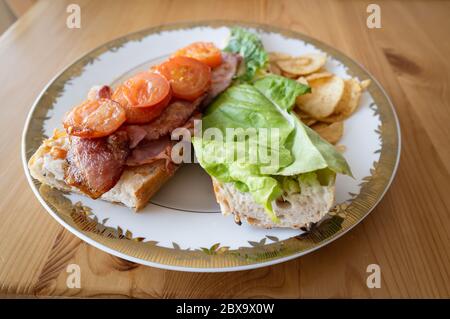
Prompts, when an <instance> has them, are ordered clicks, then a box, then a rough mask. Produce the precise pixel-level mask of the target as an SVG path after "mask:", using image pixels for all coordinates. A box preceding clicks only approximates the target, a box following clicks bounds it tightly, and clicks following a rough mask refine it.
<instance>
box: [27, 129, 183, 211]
mask: <svg viewBox="0 0 450 319" xmlns="http://www.w3.org/2000/svg"><path fill="white" fill-rule="evenodd" d="M55 148H58V149H62V150H64V151H67V150H68V148H69V141H68V137H67V135H66V134H65V132H64V131H61V130H55V131H54V134H53V136H52V137H50V138H49V139H46V140H45V141H44V142H43V143H42V144H41V146H40V147H39V148H38V150H37V151H36V152H35V153H34V154H33V156H32V157H31V158H30V160H29V162H28V168H29V169H30V174H31V176H33V177H34V178H35V179H37V180H39V181H40V182H41V183H43V184H47V185H49V186H51V187H54V188H57V189H60V190H63V191H73V192H77V193H81V192H80V190H79V189H77V188H76V187H72V186H70V185H67V184H66V183H65V182H64V172H65V168H66V166H67V162H66V161H65V159H55V158H53V156H52V154H51V153H52V149H55ZM177 169H178V165H174V164H171V165H166V161H165V160H164V159H161V160H157V161H155V162H153V163H151V164H145V165H140V166H134V167H127V168H126V169H125V170H124V172H123V173H122V176H121V178H120V180H119V181H118V182H117V184H116V185H115V186H114V187H113V188H112V189H111V190H109V191H108V192H106V193H105V194H103V195H102V196H101V197H100V199H102V200H105V201H109V202H114V203H120V204H123V205H125V206H127V207H130V208H133V209H134V210H136V211H138V210H140V209H142V208H144V207H145V206H146V205H147V203H148V202H149V200H150V198H151V197H152V196H153V195H154V194H155V193H156V192H157V191H158V190H159V189H160V188H161V186H162V185H164V183H165V182H167V180H169V179H170V177H172V176H173V174H174V173H175V171H176V170H177Z"/></svg>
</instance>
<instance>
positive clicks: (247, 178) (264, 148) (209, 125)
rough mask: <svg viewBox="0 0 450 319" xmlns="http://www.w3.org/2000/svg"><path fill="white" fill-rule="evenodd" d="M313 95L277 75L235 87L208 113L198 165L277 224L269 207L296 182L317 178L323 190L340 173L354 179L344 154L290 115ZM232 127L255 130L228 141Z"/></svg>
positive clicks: (200, 139)
mask: <svg viewBox="0 0 450 319" xmlns="http://www.w3.org/2000/svg"><path fill="white" fill-rule="evenodd" d="M309 90H310V89H309V87H308V86H305V85H302V84H300V83H298V82H296V81H293V80H290V79H287V78H283V77H280V76H276V75H271V76H267V77H264V78H261V79H258V80H256V81H255V82H254V83H253V84H237V85H234V86H232V87H230V88H229V89H227V90H226V91H225V92H224V93H222V94H221V95H220V96H219V97H218V98H217V99H216V100H215V101H214V103H213V104H212V105H211V106H210V107H209V108H208V109H207V110H206V112H205V115H204V117H203V120H202V133H203V135H202V136H201V137H194V138H193V145H194V149H195V152H196V155H197V158H198V161H199V163H200V165H201V166H202V167H203V168H204V169H205V170H206V171H207V172H208V174H210V175H211V176H214V177H215V178H216V179H218V180H219V181H221V182H229V183H234V185H235V186H236V187H237V188H238V189H239V190H241V191H245V192H250V193H251V194H252V196H253V198H254V200H255V201H256V202H257V203H259V204H261V205H262V206H264V207H265V209H266V211H267V213H268V214H269V215H270V216H271V217H272V219H273V220H276V217H275V214H274V213H273V210H272V205H271V202H272V201H273V200H274V199H276V198H277V197H278V196H280V195H281V194H283V192H285V191H289V192H293V191H296V190H298V188H297V187H296V186H295V185H294V184H293V183H295V182H297V183H298V184H299V185H301V184H302V183H303V184H305V183H306V182H307V181H308V180H312V179H315V181H314V185H321V184H323V183H327V182H329V181H330V180H331V177H333V176H334V175H335V174H336V173H342V174H348V175H351V172H350V168H349V167H348V164H347V162H346V161H345V159H344V158H343V157H342V155H341V154H340V153H339V152H337V151H336V150H335V148H334V147H333V146H332V145H330V144H329V143H328V142H326V141H324V140H323V139H322V138H321V137H320V136H319V135H318V134H317V133H316V132H314V131H313V130H311V129H310V128H309V127H307V126H306V125H304V124H303V123H302V122H301V121H300V120H299V119H298V117H297V116H296V115H295V114H294V113H293V111H292V108H293V105H294V103H295V99H296V98H297V97H298V96H299V95H300V94H305V93H306V92H308V91H309ZM230 128H234V129H241V130H242V131H243V132H246V133H247V132H250V131H251V130H252V129H254V131H252V134H250V133H249V134H243V136H239V138H236V137H235V136H232V137H231V138H230V132H229V131H228V133H227V129H230ZM258 129H259V130H258ZM263 129H269V130H267V132H270V134H268V136H269V137H270V139H264V138H263V137H264V136H263V135H264V134H263V132H264V131H265V130H263ZM270 129H275V130H274V131H276V132H277V134H275V133H274V132H273V131H272V130H270ZM211 132H214V133H215V134H210V133H211ZM208 136H210V137H212V136H213V137H214V138H207V137H208ZM220 137H223V138H224V139H221V138H220ZM274 142H275V143H274ZM239 147H241V150H242V152H241V153H239V152H238V151H237V150H238V149H239ZM255 154H256V156H255ZM260 154H265V155H267V156H260ZM238 155H241V156H240V157H239V156H238ZM242 155H244V156H243V157H242ZM274 159H275V160H274ZM309 173H314V174H309ZM305 174H309V175H305ZM283 176H286V177H289V176H291V177H292V178H288V179H285V178H283ZM302 176H303V177H302ZM332 180H333V181H334V178H333V179H332ZM311 185H312V184H311Z"/></svg>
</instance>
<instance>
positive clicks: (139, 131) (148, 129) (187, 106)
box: [123, 96, 204, 147]
mask: <svg viewBox="0 0 450 319" xmlns="http://www.w3.org/2000/svg"><path fill="white" fill-rule="evenodd" d="M203 98H204V96H202V97H199V98H198V99H196V100H195V101H194V102H189V101H182V100H176V101H173V102H172V103H170V104H169V106H168V107H167V108H166V109H165V110H164V111H163V112H162V114H161V115H160V116H159V117H158V118H157V119H156V120H154V121H152V122H150V123H147V124H141V125H126V126H125V127H124V128H123V129H124V130H125V131H127V133H128V136H129V137H130V145H131V146H133V147H136V146H137V145H138V144H139V143H140V142H141V141H143V140H148V141H153V140H157V139H159V138H160V137H161V136H164V135H167V134H169V133H170V132H172V131H173V130H174V129H176V128H177V127H181V126H182V125H184V124H185V123H186V121H187V120H188V119H189V118H190V117H191V116H192V114H193V113H194V112H195V111H196V110H197V109H198V106H199V105H200V103H201V102H202V100H203Z"/></svg>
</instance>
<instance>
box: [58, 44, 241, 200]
mask: <svg viewBox="0 0 450 319" xmlns="http://www.w3.org/2000/svg"><path fill="white" fill-rule="evenodd" d="M186 59H189V58H186ZM191 60H192V59H191ZM170 61H171V60H169V62H170ZM181 62H185V60H181ZM187 62H189V63H192V61H190V60H187ZM216 62H217V60H216V61H215V64H216V65H215V67H214V68H212V69H211V68H210V67H209V66H208V65H200V67H203V68H207V69H208V70H209V69H211V70H210V71H208V72H210V78H209V79H207V87H206V88H203V89H202V90H200V91H198V90H196V91H195V92H194V93H192V89H196V88H195V86H194V88H192V85H191V87H190V88H189V89H191V91H189V90H188V89H186V88H185V87H183V86H182V84H183V83H182V84H180V83H178V82H176V83H175V85H172V87H171V88H169V89H170V90H171V91H170V94H169V93H168V94H169V97H163V98H161V99H160V100H161V101H158V102H157V104H156V105H154V106H151V107H142V106H141V105H138V106H134V105H133V106H131V107H130V106H129V105H128V103H134V102H136V100H139V99H141V100H142V98H141V97H140V95H139V94H142V91H141V93H138V96H136V97H135V96H133V97H132V98H130V94H129V90H130V87H132V85H134V86H136V85H141V86H142V81H145V80H148V79H147V78H148V76H147V75H145V76H144V75H141V74H138V75H137V76H136V77H134V78H132V80H133V81H134V82H133V83H131V84H130V83H127V82H125V84H124V85H122V86H120V87H119V88H118V89H116V91H114V92H113V90H112V89H111V88H110V87H109V86H106V85H104V86H96V87H93V88H92V89H91V90H90V91H89V94H88V101H89V103H86V104H85V105H84V106H83V107H84V109H83V110H82V111H83V112H85V113H81V114H86V112H89V110H90V108H91V109H92V108H93V106H92V103H91V101H101V103H100V104H102V103H103V104H102V105H101V106H98V105H95V107H96V108H97V109H96V110H95V112H99V110H100V111H101V110H102V108H103V109H104V108H105V107H104V105H105V104H106V102H105V101H113V102H114V103H116V102H117V101H119V102H120V103H118V104H119V105H120V106H122V107H123V108H124V109H125V111H126V112H125V114H126V115H125V117H126V118H131V119H132V121H131V123H130V122H129V121H128V120H125V121H124V122H123V123H122V124H120V125H117V128H116V129H115V130H113V131H112V132H111V133H110V134H106V135H105V136H100V137H98V135H100V134H101V133H102V132H100V133H97V131H96V130H95V129H96V128H95V129H94V130H92V129H90V131H87V133H86V130H78V131H76V130H75V129H73V127H74V125H72V126H69V125H67V126H66V123H67V122H68V120H67V119H68V118H69V119H70V124H72V123H76V121H77V119H78V117H77V116H78V114H74V111H71V112H72V113H69V115H66V120H65V123H64V124H65V126H66V131H67V132H68V134H69V149H68V152H67V157H66V161H67V165H66V170H65V172H64V181H65V183H66V184H68V185H70V186H73V187H76V188H78V189H79V190H80V191H82V192H83V193H85V194H86V195H88V196H90V197H92V198H94V199H95V198H99V197H100V196H102V194H104V193H106V192H108V191H109V190H110V189H111V188H113V187H114V186H115V185H116V183H117V182H118V180H119V179H120V177H121V175H122V172H123V171H124V169H125V168H126V167H127V166H139V165H144V164H150V163H153V162H155V161H158V160H161V159H162V160H165V162H166V165H165V168H166V169H167V170H169V171H170V170H174V168H175V167H176V164H174V163H173V161H172V159H171V156H170V154H171V150H172V146H173V145H174V143H175V141H172V140H171V138H170V134H171V132H172V131H173V130H174V129H176V128H178V127H186V128H191V127H192V126H193V124H192V123H193V120H194V119H198V118H200V117H201V111H202V108H203V107H204V106H205V105H207V104H208V103H210V102H211V101H212V100H214V99H215V98H216V96H217V95H219V94H220V93H221V92H222V91H224V90H225V89H226V88H227V87H228V86H229V85H230V84H231V82H232V79H233V76H234V75H235V73H236V71H237V69H238V66H239V62H240V57H239V55H238V54H233V53H227V52H222V53H221V60H220V64H217V63H216ZM196 63H201V64H203V63H202V62H198V61H197V62H196ZM187 65H188V66H189V64H187ZM193 65H194V66H196V65H195V64H193ZM183 66H184V65H183ZM169 67H171V65H169ZM163 71H164V70H163V69H162V71H161V73H163ZM188 71H189V69H188ZM151 80H154V79H151ZM158 80H159V79H158ZM194 80H195V79H194ZM130 81H131V80H130ZM169 82H170V81H169ZM136 83H138V84H136ZM170 83H172V82H170ZM194 84H197V83H194ZM149 87H151V86H150V85H149V86H148V87H147V88H146V89H145V90H144V93H143V94H148V91H149V90H150V89H149ZM180 87H181V89H180ZM175 88H176V89H175ZM186 92H188V93H186ZM192 94H194V95H192ZM176 95H177V96H176ZM196 95H198V96H196ZM157 98H159V97H157ZM114 99H116V100H114ZM133 99H134V100H133ZM155 99H156V98H155ZM167 99H169V100H168V101H165V100H167ZM113 102H108V103H109V104H108V107H109V109H108V112H109V113H110V114H114V116H115V118H113V120H117V119H118V118H120V117H121V114H120V113H119V112H118V111H117V108H118V107H117V105H115V104H113ZM140 103H142V102H140ZM161 103H165V104H166V105H163V104H161ZM161 105H163V107H161ZM120 106H119V107H120ZM114 108H116V109H114ZM156 108H161V110H160V111H157V110H156ZM150 109H151V112H147V110H149V111H150ZM136 111H137V112H139V114H142V117H141V118H146V117H148V118H152V119H151V120H150V121H148V122H145V123H138V122H140V120H139V119H136V116H135V113H136ZM143 111H145V113H144V112H143ZM155 112H159V114H156V116H155ZM129 114H132V115H129ZM117 121H118V120H117ZM84 122H85V123H88V122H87V121H86V120H84ZM88 124H89V123H88ZM68 127H69V128H68ZM83 129H84V127H83ZM74 132H82V134H83V135H82V134H78V136H77V134H75V133H74ZM72 133H73V134H72ZM74 134H75V135H74ZM89 134H95V135H89ZM91 136H94V137H93V138H91Z"/></svg>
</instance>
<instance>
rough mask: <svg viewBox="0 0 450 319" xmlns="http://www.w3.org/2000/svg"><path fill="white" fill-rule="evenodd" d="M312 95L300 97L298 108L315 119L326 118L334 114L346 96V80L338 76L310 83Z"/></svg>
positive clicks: (297, 102)
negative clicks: (343, 96)
mask: <svg viewBox="0 0 450 319" xmlns="http://www.w3.org/2000/svg"><path fill="white" fill-rule="evenodd" d="M308 83H309V86H310V87H311V93H308V94H305V95H300V96H299V97H298V98H297V101H296V104H297V106H298V107H299V108H300V109H301V110H302V111H304V112H306V113H307V114H309V115H310V116H311V117H313V118H315V119H321V118H326V117H327V116H330V115H331V114H333V113H334V111H335V109H336V106H337V105H338V103H339V101H340V100H341V98H342V95H343V94H344V80H342V79H341V78H340V77H338V76H332V77H328V78H320V79H316V80H312V81H308Z"/></svg>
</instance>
